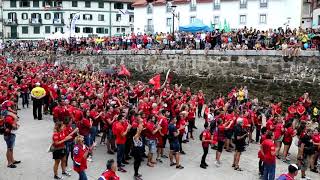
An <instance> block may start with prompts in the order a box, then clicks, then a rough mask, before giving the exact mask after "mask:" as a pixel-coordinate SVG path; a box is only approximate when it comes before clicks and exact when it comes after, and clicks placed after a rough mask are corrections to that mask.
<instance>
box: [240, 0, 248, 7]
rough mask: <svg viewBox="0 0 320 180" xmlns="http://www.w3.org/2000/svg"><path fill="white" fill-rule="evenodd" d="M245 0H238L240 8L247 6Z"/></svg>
mask: <svg viewBox="0 0 320 180" xmlns="http://www.w3.org/2000/svg"><path fill="white" fill-rule="evenodd" d="M247 2H248V0H240V9H245V8H247Z"/></svg>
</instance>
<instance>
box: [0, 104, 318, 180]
mask: <svg viewBox="0 0 320 180" xmlns="http://www.w3.org/2000/svg"><path fill="white" fill-rule="evenodd" d="M19 116H20V124H21V127H20V129H19V130H18V131H17V132H16V134H17V138H16V146H15V149H14V153H15V158H16V159H17V160H21V161H22V163H21V164H19V165H18V168H16V169H8V168H6V160H5V151H6V145H5V142H4V140H3V137H2V136H1V137H0V138H1V140H0V147H1V148H0V180H51V179H53V170H52V167H53V160H52V155H51V153H47V149H48V146H49V144H50V142H51V135H52V131H53V123H52V120H51V117H49V116H45V117H44V120H42V121H38V120H33V117H32V109H31V108H29V109H23V110H21V111H19ZM202 124H203V123H202V120H197V126H198V130H197V131H196V135H195V140H192V141H191V142H190V143H188V144H183V149H184V150H185V152H186V153H187V155H183V156H182V165H183V166H184V167H185V169H183V170H176V169H175V168H171V167H170V166H169V161H168V160H167V159H166V160H164V163H163V164H157V165H156V167H154V168H150V167H147V166H146V163H145V162H142V167H141V169H140V173H141V174H143V178H144V180H163V179H165V180H214V179H217V180H231V179H232V180H234V179H236V180H257V179H259V177H258V158H257V152H258V149H259V146H258V145H256V144H250V146H249V147H248V148H247V150H246V151H245V152H244V153H243V155H242V156H241V160H240V167H241V168H242V169H243V171H242V172H238V171H234V170H233V169H232V168H231V163H232V159H233V153H228V152H225V151H224V152H223V153H222V162H223V164H222V166H221V167H219V168H217V167H216V166H215V165H214V158H215V151H214V150H211V149H210V150H209V154H208V157H207V163H208V164H209V167H208V168H207V169H206V170H204V169H201V168H200V167H199V163H200V159H201V156H202V148H201V144H200V141H199V135H198V134H199V133H200V132H201V131H202ZM291 152H292V159H295V156H296V152H297V147H296V146H293V147H292V151H291ZM166 153H168V149H166ZM110 158H116V157H115V155H108V154H107V153H106V147H105V146H98V147H97V150H96V151H95V152H94V158H93V160H94V162H92V163H88V170H87V175H88V177H89V180H96V179H97V178H98V177H99V176H100V174H101V172H103V171H104V170H105V164H106V161H107V160H108V159H110ZM69 164H70V165H71V164H72V162H71V161H69ZM125 169H126V170H128V172H127V173H120V172H118V175H119V176H120V177H121V180H131V179H133V160H131V161H130V165H128V166H126V167H125ZM286 171H287V164H284V163H283V162H281V161H278V162H277V168H276V174H277V176H278V175H279V174H281V173H284V172H286ZM60 173H61V170H60ZM307 174H308V176H309V177H311V178H312V179H314V180H315V179H320V175H319V174H315V173H312V172H310V171H308V172H307ZM299 176H300V174H299ZM64 179H68V180H76V179H78V175H77V174H76V173H75V172H72V176H71V177H68V178H64Z"/></svg>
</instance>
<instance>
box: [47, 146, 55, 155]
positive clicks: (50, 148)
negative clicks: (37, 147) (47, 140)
mask: <svg viewBox="0 0 320 180" xmlns="http://www.w3.org/2000/svg"><path fill="white" fill-rule="evenodd" d="M54 151H55V148H54V146H53V144H50V145H49V147H48V150H47V152H48V153H50V152H54Z"/></svg>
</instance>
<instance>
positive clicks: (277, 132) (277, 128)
mask: <svg viewBox="0 0 320 180" xmlns="http://www.w3.org/2000/svg"><path fill="white" fill-rule="evenodd" d="M282 129H283V124H282V123H278V124H276V126H275V128H274V139H279V138H280V137H281V135H282Z"/></svg>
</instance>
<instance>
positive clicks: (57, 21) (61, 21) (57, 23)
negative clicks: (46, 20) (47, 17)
mask: <svg viewBox="0 0 320 180" xmlns="http://www.w3.org/2000/svg"><path fill="white" fill-rule="evenodd" d="M53 25H55V26H63V25H64V19H58V18H57V19H53Z"/></svg>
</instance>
